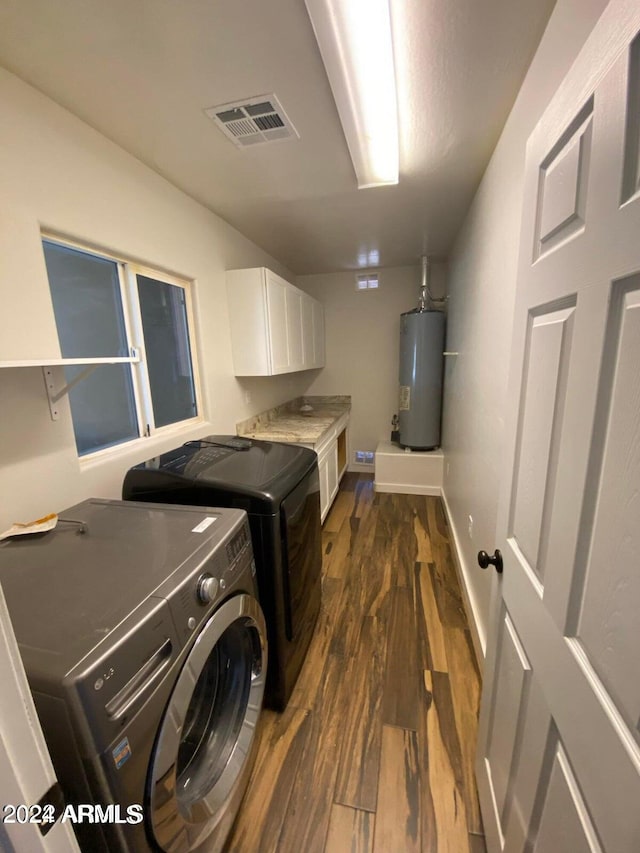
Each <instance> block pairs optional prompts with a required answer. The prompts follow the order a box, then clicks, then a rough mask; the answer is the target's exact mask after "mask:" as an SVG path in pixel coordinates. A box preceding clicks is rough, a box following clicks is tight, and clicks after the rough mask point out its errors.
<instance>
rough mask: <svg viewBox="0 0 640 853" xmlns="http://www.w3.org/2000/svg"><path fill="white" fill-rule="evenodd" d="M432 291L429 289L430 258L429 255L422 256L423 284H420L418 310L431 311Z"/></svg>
mask: <svg viewBox="0 0 640 853" xmlns="http://www.w3.org/2000/svg"><path fill="white" fill-rule="evenodd" d="M432 301H433V300H432V297H431V293H430V291H429V258H428V257H427V255H423V256H422V284H421V286H420V299H419V300H418V311H419V312H420V313H422V312H423V311H429V310H430V308H431V304H430V303H431V302H432Z"/></svg>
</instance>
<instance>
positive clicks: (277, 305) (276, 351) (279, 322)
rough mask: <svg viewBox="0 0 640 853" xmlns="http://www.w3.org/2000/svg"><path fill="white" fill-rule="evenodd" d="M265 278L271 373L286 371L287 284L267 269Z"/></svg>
mask: <svg viewBox="0 0 640 853" xmlns="http://www.w3.org/2000/svg"><path fill="white" fill-rule="evenodd" d="M266 278H267V280H266V292H267V312H268V318H269V329H268V335H269V350H270V354H271V373H286V372H287V371H288V370H289V344H288V335H287V291H288V285H287V283H286V281H284V279H281V278H280V277H279V276H277V275H275V274H274V273H272V272H269V271H268V270H267V276H266Z"/></svg>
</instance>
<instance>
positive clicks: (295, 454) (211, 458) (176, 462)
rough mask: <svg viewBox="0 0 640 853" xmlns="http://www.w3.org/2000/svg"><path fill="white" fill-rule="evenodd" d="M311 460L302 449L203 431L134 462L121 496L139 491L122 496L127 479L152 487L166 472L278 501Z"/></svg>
mask: <svg viewBox="0 0 640 853" xmlns="http://www.w3.org/2000/svg"><path fill="white" fill-rule="evenodd" d="M315 464H316V454H315V453H314V451H313V450H309V449H308V448H306V447H299V446H298V445H294V444H284V443H278V442H271V441H257V440H254V439H242V438H240V439H239V438H238V437H237V436H232V435H208V436H205V437H204V438H202V439H196V440H195V441H189V442H187V443H186V444H184V445H182V447H177V448H175V449H174V450H170V451H169V452H167V453H163V454H162V455H161V456H158V457H156V458H154V459H150V460H148V461H147V462H143V463H142V464H140V465H136V466H135V467H134V468H132V469H131V471H130V472H129V474H128V475H127V479H126V480H125V496H126V497H136V496H137V494H142V493H136V494H131V495H129V494H127V481H129V483H131V482H135V483H136V485H141V484H142V483H143V482H145V481H146V483H147V485H149V486H152V483H153V480H154V479H155V477H156V475H157V474H165V475H172V476H175V477H178V478H181V479H183V480H185V481H191V482H193V483H194V484H195V483H197V484H198V486H199V487H200V488H203V487H206V486H208V487H210V488H211V489H212V490H215V491H220V492H226V493H235V494H242V495H247V496H250V497H255V498H258V499H261V498H262V499H264V500H265V501H266V502H269V503H275V504H278V505H279V504H280V502H281V500H282V499H283V498H284V497H286V495H288V494H289V493H290V492H292V491H293V489H294V488H295V487H296V486H297V485H298V483H299V482H300V481H301V480H302V479H303V477H304V476H305V475H306V474H307V473H308V472H309V471H310V470H311V469H312V468H313V467H314V466H315Z"/></svg>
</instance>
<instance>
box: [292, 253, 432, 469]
mask: <svg viewBox="0 0 640 853" xmlns="http://www.w3.org/2000/svg"><path fill="white" fill-rule="evenodd" d="M355 275H356V274H355V272H346V273H327V274H324V275H307V276H299V277H298V279H297V284H298V286H299V287H300V288H301V289H302V290H305V291H306V292H307V293H309V294H310V295H311V296H313V297H315V298H316V299H318V300H319V301H320V302H322V303H323V304H324V309H325V327H326V351H327V353H326V367H325V369H324V370H323V371H322V372H321V373H320V374H319V375H318V376H317V377H316V378H315V380H314V382H313V383H312V384H311V385H310V386H309V389H308V393H309V394H350V395H351V398H352V399H351V422H350V442H351V448H352V451H354V450H375V449H376V445H377V444H378V442H379V441H383V440H384V441H388V440H389V437H390V434H391V418H392V416H393V415H394V413H396V412H397V411H398V358H399V340H400V314H401V313H402V312H403V311H410V310H411V309H412V308H415V306H416V304H417V301H418V295H419V287H420V277H421V273H420V266H419V265H416V266H415V267H395V268H390V269H381V270H380V271H379V280H380V286H379V289H378V290H367V291H366V292H365V291H361V292H358V291H356V289H355ZM444 277H445V267H444V265H443V264H433V266H432V286H431V290H432V292H433V294H434V296H436V295H437V296H440V295H442V294H443V292H444ZM349 467H350V469H351V470H352V471H357V470H362V471H371V473H373V466H362V465H356V464H355V463H354V462H353V456H352V459H351V460H350V465H349Z"/></svg>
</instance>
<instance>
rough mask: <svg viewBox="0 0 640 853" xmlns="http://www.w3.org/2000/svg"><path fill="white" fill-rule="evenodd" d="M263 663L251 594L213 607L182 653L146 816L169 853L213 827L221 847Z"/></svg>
mask: <svg viewBox="0 0 640 853" xmlns="http://www.w3.org/2000/svg"><path fill="white" fill-rule="evenodd" d="M266 665H267V652H266V630H265V624H264V618H263V615H262V611H261V610H260V607H259V605H258V603H257V601H256V600H255V599H254V598H252V597H251V596H249V595H236V596H234V597H233V598H230V599H228V600H227V601H225V602H224V604H222V605H221V607H220V608H219V609H218V610H216V612H215V613H214V614H213V615H212V617H211V618H210V619H209V621H208V622H207V623H206V624H205V626H204V627H203V629H202V631H201V632H200V634H199V635H198V638H197V640H196V642H195V643H194V645H193V647H192V649H191V651H190V652H189V655H188V657H187V658H186V660H185V662H184V665H183V667H182V670H181V671H180V675H179V677H178V680H177V681H176V684H175V687H174V689H173V693H172V694H171V698H170V700H169V704H168V706H167V709H166V711H165V715H164V717H163V720H162V724H161V727H160V732H159V735H158V740H157V744H156V750H155V754H154V757H153V762H152V765H151V773H150V780H149V816H150V820H151V827H152V830H153V834H154V837H155V840H156V842H157V843H158V844H159V845H160V847H161V848H162V850H165V851H167V853H186V851H188V850H192V849H194V848H195V847H197V846H198V844H200V843H201V842H202V841H203V840H204V839H205V838H207V836H209V835H210V834H211V833H213V832H215V833H216V835H215V836H214V838H213V839H212V842H211V843H212V844H213V847H212V848H211V849H212V850H217V849H218V842H219V846H220V847H222V845H223V843H224V840H225V838H226V835H227V833H228V831H229V829H230V828H231V825H232V823H233V820H234V818H235V812H236V810H237V807H238V805H239V803H240V800H241V798H242V795H243V793H244V787H245V785H246V782H247V780H248V775H249V772H250V770H251V758H252V745H253V738H254V734H255V729H256V723H257V720H258V716H259V714H260V708H261V706H262V696H263V693H264V683H265V675H266Z"/></svg>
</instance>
